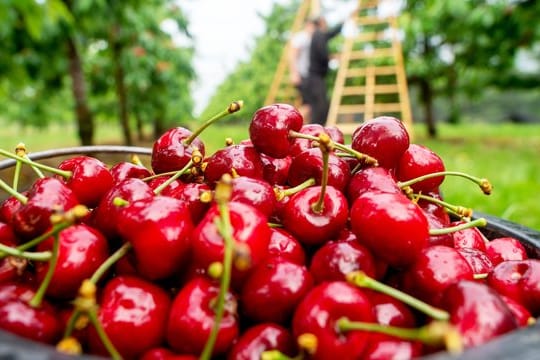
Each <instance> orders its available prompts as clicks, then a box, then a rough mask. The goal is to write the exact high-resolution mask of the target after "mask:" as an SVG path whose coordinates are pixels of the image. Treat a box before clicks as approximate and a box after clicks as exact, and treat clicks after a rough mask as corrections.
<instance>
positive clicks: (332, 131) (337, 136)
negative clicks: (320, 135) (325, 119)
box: [324, 125, 345, 144]
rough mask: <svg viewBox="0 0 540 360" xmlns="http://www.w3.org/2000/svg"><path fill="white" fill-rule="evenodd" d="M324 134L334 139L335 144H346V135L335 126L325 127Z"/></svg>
mask: <svg viewBox="0 0 540 360" xmlns="http://www.w3.org/2000/svg"><path fill="white" fill-rule="evenodd" d="M324 132H325V133H327V134H328V136H330V139H332V140H333V141H334V142H337V143H340V144H344V143H345V135H344V134H343V131H341V129H340V128H339V127H337V126H335V125H331V126H325V127H324Z"/></svg>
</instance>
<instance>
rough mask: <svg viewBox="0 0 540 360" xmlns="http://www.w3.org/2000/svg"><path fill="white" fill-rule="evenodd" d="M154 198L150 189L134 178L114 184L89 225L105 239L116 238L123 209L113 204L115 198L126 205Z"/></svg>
mask: <svg viewBox="0 0 540 360" xmlns="http://www.w3.org/2000/svg"><path fill="white" fill-rule="evenodd" d="M153 196H154V193H153V192H152V189H151V188H150V187H149V186H148V184H146V183H145V182H144V181H142V180H140V179H136V178H130V179H126V180H124V181H121V182H119V183H117V184H115V185H114V186H113V187H112V188H111V189H110V190H109V192H108V193H107V194H105V196H103V198H102V199H101V201H100V203H99V205H98V206H97V207H96V208H95V209H94V211H93V212H92V215H91V224H92V225H93V226H94V227H96V228H97V229H98V230H99V231H101V232H102V233H103V234H104V235H105V236H106V237H107V238H109V239H112V238H114V237H116V236H118V222H119V217H120V216H121V215H120V214H121V213H122V211H123V210H124V207H122V206H118V205H116V204H115V203H114V199H115V198H121V199H123V200H125V201H127V202H128V205H127V206H129V204H131V203H133V202H136V201H137V200H141V199H146V198H151V197H153Z"/></svg>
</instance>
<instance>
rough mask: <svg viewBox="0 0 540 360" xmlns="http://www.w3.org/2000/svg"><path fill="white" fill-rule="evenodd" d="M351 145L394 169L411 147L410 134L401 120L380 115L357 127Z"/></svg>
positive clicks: (381, 164)
mask: <svg viewBox="0 0 540 360" xmlns="http://www.w3.org/2000/svg"><path fill="white" fill-rule="evenodd" d="M351 147H352V148H353V149H354V150H356V151H359V152H361V153H364V154H367V155H370V156H372V157H374V158H375V159H377V160H378V162H379V165H380V166H382V167H384V168H386V169H389V170H393V169H394V168H396V167H397V165H398V163H399V161H400V159H401V157H402V156H403V153H404V152H405V151H406V150H407V149H408V148H409V134H408V133H407V130H406V129H405V126H404V125H403V123H402V122H401V121H400V120H398V119H396V118H394V117H390V116H380V117H376V118H375V119H372V120H368V121H366V122H364V123H363V124H362V125H360V126H359V127H358V128H356V130H355V131H354V133H353V135H352V143H351Z"/></svg>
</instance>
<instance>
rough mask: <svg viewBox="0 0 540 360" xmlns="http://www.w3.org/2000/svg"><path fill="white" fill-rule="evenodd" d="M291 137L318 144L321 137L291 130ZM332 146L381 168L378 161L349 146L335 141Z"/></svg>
mask: <svg viewBox="0 0 540 360" xmlns="http://www.w3.org/2000/svg"><path fill="white" fill-rule="evenodd" d="M289 137H292V138H299V139H306V140H311V141H316V142H319V137H317V136H313V135H308V134H303V133H301V132H298V131H294V130H289ZM332 146H333V147H334V148H336V149H338V150H341V151H343V152H345V153H347V154H350V155H352V156H354V157H355V158H357V159H358V160H360V161H363V162H364V163H365V164H367V165H371V166H379V162H378V161H377V159H375V158H373V157H371V156H369V155H367V154H364V153H361V152H359V151H356V150H354V149H352V148H350V147H348V146H345V145H343V144H341V143H338V142H335V141H332Z"/></svg>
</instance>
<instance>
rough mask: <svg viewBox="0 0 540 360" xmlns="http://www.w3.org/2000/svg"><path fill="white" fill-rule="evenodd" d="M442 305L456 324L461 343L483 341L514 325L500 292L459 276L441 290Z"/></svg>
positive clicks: (466, 344) (472, 344) (511, 328)
mask: <svg viewBox="0 0 540 360" xmlns="http://www.w3.org/2000/svg"><path fill="white" fill-rule="evenodd" d="M442 299H443V302H444V308H445V309H446V310H448V312H449V313H450V322H451V323H452V324H454V326H456V327H457V330H458V331H459V333H460V334H461V339H462V341H463V345H464V346H465V347H472V346H478V345H481V344H484V343H485V342H487V341H489V340H491V339H493V338H494V337H496V336H498V335H502V334H505V333H507V332H509V331H512V330H514V329H516V328H517V323H516V320H515V319H514V316H513V315H512V312H511V311H510V309H509V308H508V307H507V306H506V304H505V303H504V301H503V300H502V299H501V298H500V296H499V295H498V294H497V293H496V292H495V290H493V289H491V288H490V287H489V286H487V285H485V284H483V283H479V282H475V281H470V280H461V281H458V282H456V283H454V284H452V285H450V286H448V287H447V289H446V290H445V291H444V294H443V296H442Z"/></svg>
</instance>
